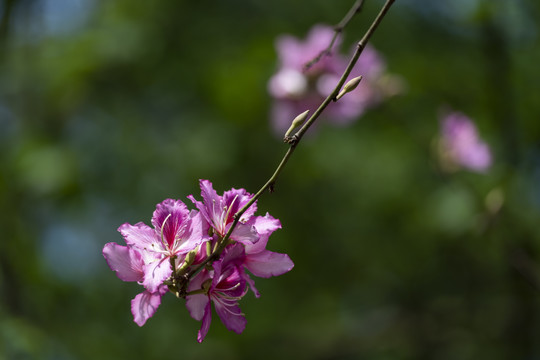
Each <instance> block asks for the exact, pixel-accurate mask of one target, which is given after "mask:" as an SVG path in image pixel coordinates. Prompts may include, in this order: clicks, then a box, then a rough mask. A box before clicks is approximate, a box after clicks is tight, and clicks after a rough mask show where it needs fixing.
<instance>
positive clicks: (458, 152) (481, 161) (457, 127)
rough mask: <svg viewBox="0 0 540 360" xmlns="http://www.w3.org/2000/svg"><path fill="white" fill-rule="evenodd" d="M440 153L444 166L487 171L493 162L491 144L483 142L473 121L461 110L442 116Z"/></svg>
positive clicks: (448, 168)
mask: <svg viewBox="0 0 540 360" xmlns="http://www.w3.org/2000/svg"><path fill="white" fill-rule="evenodd" d="M441 133H442V134H441V140H440V144H439V145H440V146H439V155H440V159H441V163H442V166H443V168H445V169H447V170H453V169H455V168H458V167H463V168H465V169H468V170H471V171H474V172H480V173H482V172H485V171H487V170H488V169H489V167H490V166H491V163H492V157H491V151H490V149H489V146H488V145H487V144H486V143H485V142H483V141H482V140H481V139H480V138H479V136H478V132H477V130H476V126H475V125H474V123H473V121H472V120H471V119H470V118H469V117H467V116H466V115H464V114H462V113H460V112H456V111H453V112H449V113H447V114H445V115H444V116H443V117H442V118H441Z"/></svg>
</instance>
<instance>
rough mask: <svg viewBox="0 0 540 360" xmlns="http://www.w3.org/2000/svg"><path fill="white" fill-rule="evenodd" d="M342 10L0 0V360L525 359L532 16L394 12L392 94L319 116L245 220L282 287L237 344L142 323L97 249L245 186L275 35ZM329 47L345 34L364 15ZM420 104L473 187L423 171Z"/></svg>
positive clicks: (270, 143)
mask: <svg viewBox="0 0 540 360" xmlns="http://www.w3.org/2000/svg"><path fill="white" fill-rule="evenodd" d="M352 4H353V1H352V0H349V1H344V0H343V1H328V0H298V1H294V2H291V1H286V0H274V1H263V0H232V1H227V2H222V1H178V0H160V1H145V2H138V1H137V2H135V1H130V0H107V1H105V0H3V1H0V359H9V360H11V359H66V360H71V359H165V358H182V359H207V358H210V357H211V356H213V357H218V356H219V358H220V359H254V358H257V359H275V358H278V357H279V358H286V359H289V358H294V359H540V336H539V333H540V270H539V269H540V226H539V225H540V221H539V219H540V121H539V114H540V101H539V100H538V99H539V96H540V92H539V85H538V84H539V83H540V67H539V66H538V64H540V46H539V45H540V41H539V27H538V19H540V17H539V15H540V4H539V3H538V2H537V1H535V0H460V1H451V0H444V1H432V2H429V1H421V0H398V1H396V4H395V5H394V6H393V7H392V9H391V10H390V12H389V14H388V16H387V17H386V18H385V19H384V21H383V23H382V25H381V26H380V28H379V29H378V30H377V32H376V33H375V35H374V36H373V38H372V44H373V45H374V46H375V47H376V48H377V49H378V50H379V51H380V53H381V54H382V55H383V56H384V58H385V60H386V63H387V68H388V71H389V72H391V73H393V74H396V75H398V76H400V77H401V78H402V79H403V81H404V83H405V84H406V86H405V88H404V91H403V92H402V93H401V94H399V95H397V96H394V97H392V98H390V99H388V100H386V101H384V102H383V103H381V104H380V105H379V106H377V107H375V108H372V109H369V110H368V111H367V112H366V113H365V114H364V115H363V116H362V117H360V118H359V119H358V121H356V122H355V123H354V124H352V125H351V126H348V127H335V126H330V125H329V124H324V123H322V124H320V126H319V127H318V129H317V132H316V133H313V134H312V135H311V136H308V137H307V138H306V139H305V141H304V142H302V143H301V144H300V146H299V147H298V149H297V151H296V152H295V154H294V156H293V158H292V159H291V161H290V162H289V164H288V166H287V168H285V170H284V172H283V173H282V176H281V178H280V179H279V181H278V183H277V185H276V191H275V193H273V194H271V195H270V194H265V195H264V196H263V197H262V198H261V199H260V200H259V213H260V214H264V213H266V212H267V211H268V212H270V214H272V215H273V216H274V217H277V218H279V219H280V220H281V222H282V225H283V229H282V230H279V231H277V232H275V233H274V234H273V235H272V237H271V239H270V242H269V245H268V248H269V249H270V250H272V251H277V252H282V253H288V254H289V255H290V257H291V258H292V260H293V261H294V262H295V268H294V269H293V270H292V271H291V272H290V273H288V274H286V275H283V276H280V277H277V278H272V279H257V281H256V284H257V287H258V289H259V290H260V292H261V294H262V296H261V298H260V299H255V297H254V296H253V294H252V293H249V294H248V295H246V296H245V297H244V299H243V300H242V302H241V307H242V310H243V311H244V313H245V314H246V317H247V319H248V325H247V328H246V330H245V331H244V333H243V334H241V335H237V334H234V333H232V332H229V331H227V330H226V329H225V327H224V326H223V325H222V324H221V322H220V321H219V320H218V319H217V316H215V314H214V319H213V320H214V321H213V323H212V326H211V329H210V332H209V334H208V336H207V338H206V340H205V341H204V342H203V343H202V344H198V343H197V342H196V334H197V330H198V329H199V327H200V323H199V322H197V321H195V320H193V319H192V318H191V317H190V316H189V314H188V312H187V311H186V309H185V306H184V303H183V301H180V300H178V299H176V298H174V296H172V295H171V294H168V295H167V296H165V297H164V298H163V303H162V305H161V307H160V308H159V310H158V311H157V313H156V314H155V315H154V317H153V318H151V319H150V320H149V321H148V322H147V324H146V325H145V326H144V327H142V328H139V327H138V326H137V325H136V324H135V323H134V322H133V319H132V315H131V313H130V300H131V299H132V298H133V297H134V296H135V295H136V294H137V293H138V292H140V290H141V288H140V287H139V286H138V285H136V284H134V283H125V282H122V281H120V280H119V279H118V278H117V277H116V276H115V274H114V273H113V272H112V271H111V270H110V269H109V268H108V267H107V264H106V263H105V261H104V259H103V256H102V254H101V249H102V247H103V245H104V244H105V243H107V242H111V241H113V242H118V243H120V244H123V239H122V237H121V236H120V234H119V233H118V232H117V230H116V229H117V228H118V226H120V225H121V224H123V223H125V222H129V223H132V224H133V223H136V222H139V221H144V222H146V223H149V221H150V219H151V215H152V212H153V210H154V209H155V205H156V204H157V203H158V202H161V201H162V200H163V199H165V198H169V197H171V198H175V199H182V200H184V201H188V200H186V196H187V195H189V194H194V195H195V196H196V197H199V196H200V195H199V189H198V179H209V180H211V181H212V182H213V183H214V187H215V188H216V189H217V191H218V193H222V192H223V191H225V190H228V189H230V188H232V187H235V188H246V189H247V190H248V191H250V192H255V191H257V190H258V188H260V186H262V185H263V184H264V182H265V181H266V179H267V178H268V177H269V176H270V175H271V173H272V171H273V169H274V168H275V166H276V165H277V163H278V162H279V160H280V158H281V156H282V155H283V154H284V152H285V150H286V145H285V144H283V142H282V141H281V139H279V138H278V137H276V136H275V135H274V133H273V132H272V131H271V126H270V109H271V104H272V99H271V97H270V96H269V94H268V91H267V83H268V80H269V78H270V77H271V76H272V74H273V73H274V72H275V71H276V69H277V66H278V63H277V54H276V49H275V46H274V42H275V39H276V38H277V37H278V36H279V35H282V34H291V35H293V36H296V37H299V38H304V37H305V36H306V34H307V33H308V31H309V29H310V28H311V27H312V26H313V25H315V24H328V25H334V24H336V23H338V22H339V21H340V20H341V18H342V17H343V16H344V15H345V13H346V12H347V10H348V9H349V8H350V7H351V6H352ZM382 4H383V2H382V1H379V0H367V1H366V4H365V6H364V9H363V11H362V13H361V14H359V15H358V16H357V17H355V18H354V19H353V21H352V22H351V23H350V24H349V26H348V27H347V29H346V31H345V32H344V34H343V46H342V48H343V49H348V48H350V47H351V45H353V44H354V43H355V42H357V41H358V40H359V39H360V38H361V36H362V35H363V33H364V31H365V30H366V29H367V27H368V26H369V24H370V22H371V21H372V19H373V18H374V17H375V15H376V13H377V12H378V10H379V9H380V7H381V6H382ZM441 106H448V107H451V108H454V109H456V110H459V111H462V112H464V113H466V114H467V115H468V116H470V117H471V118H472V119H474V121H475V123H476V125H477V126H478V129H479V133H480V134H481V137H482V138H483V139H484V140H485V141H486V142H487V143H488V144H489V146H490V147H491V150H492V153H493V160H494V161H493V165H492V166H491V168H490V169H489V171H487V172H486V173H484V174H480V173H474V172H468V171H466V170H464V169H462V170H459V171H453V172H446V171H443V169H442V167H441V166H440V164H439V161H438V157H437V152H436V151H434V149H435V148H436V146H435V145H434V143H435V142H436V139H437V137H438V136H439V132H440V123H439V120H438V114H439V111H440V108H441Z"/></svg>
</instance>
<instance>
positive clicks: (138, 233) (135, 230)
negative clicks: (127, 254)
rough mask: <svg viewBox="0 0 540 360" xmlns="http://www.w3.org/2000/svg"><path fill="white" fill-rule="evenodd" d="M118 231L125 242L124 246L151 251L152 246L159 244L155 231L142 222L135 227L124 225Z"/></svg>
mask: <svg viewBox="0 0 540 360" xmlns="http://www.w3.org/2000/svg"><path fill="white" fill-rule="evenodd" d="M118 231H119V232H120V233H121V234H122V236H123V237H124V239H125V240H126V244H128V245H133V246H136V247H138V248H140V249H144V250H149V251H153V246H155V245H154V244H155V243H161V241H160V239H159V238H158V237H157V234H156V231H155V230H154V229H152V228H151V227H150V226H148V225H146V224H144V223H142V222H139V223H137V224H135V225H131V224H128V223H125V224H123V225H121V226H120V227H119V228H118Z"/></svg>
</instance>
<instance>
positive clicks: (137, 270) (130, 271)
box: [103, 242, 167, 326]
mask: <svg viewBox="0 0 540 360" xmlns="http://www.w3.org/2000/svg"><path fill="white" fill-rule="evenodd" d="M144 253H145V255H146V256H148V257H149V258H148V259H147V261H146V262H145V259H144V258H143V255H142V253H141V251H139V250H137V249H135V248H133V247H128V246H122V245H118V244H116V243H112V242H111V243H107V244H105V246H104V247H103V256H104V257H105V260H107V264H108V265H109V267H110V268H111V270H113V271H115V272H116V275H117V276H118V277H119V278H120V279H121V280H123V281H136V282H138V283H139V284H141V285H142V283H143V281H144V269H145V264H146V263H149V262H151V261H153V260H154V259H153V258H152V256H151V254H150V253H147V252H144ZM166 292H167V286H165V285H161V286H159V287H158V288H157V289H156V291H153V292H150V291H148V290H145V291H143V292H142V293H140V294H138V295H137V296H135V298H134V299H133V300H132V301H131V313H132V314H133V320H134V321H135V323H137V325H139V326H143V325H144V323H145V322H146V320H148V319H149V318H150V317H152V316H153V315H154V313H155V312H156V310H157V308H158V306H159V305H160V304H161V297H162V296H163V295H164V294H165V293H166Z"/></svg>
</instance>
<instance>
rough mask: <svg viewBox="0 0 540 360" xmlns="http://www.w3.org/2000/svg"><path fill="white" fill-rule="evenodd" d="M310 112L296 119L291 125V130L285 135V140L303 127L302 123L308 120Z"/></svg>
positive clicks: (305, 112)
mask: <svg viewBox="0 0 540 360" xmlns="http://www.w3.org/2000/svg"><path fill="white" fill-rule="evenodd" d="M308 113H309V110H306V111H304V112H303V113H301V114H300V115H298V116H297V117H295V118H294V120H293V121H292V123H291V126H290V127H289V130H287V132H286V133H285V139H287V138H288V137H289V136H290V135H291V133H292V132H293V130H294V129H296V128H297V127H299V126H300V125H302V123H303V122H304V121H305V120H306V119H307V117H308Z"/></svg>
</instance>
